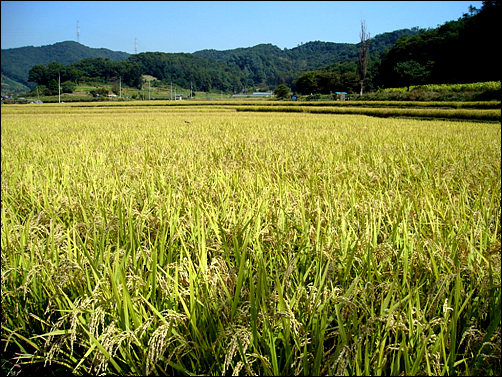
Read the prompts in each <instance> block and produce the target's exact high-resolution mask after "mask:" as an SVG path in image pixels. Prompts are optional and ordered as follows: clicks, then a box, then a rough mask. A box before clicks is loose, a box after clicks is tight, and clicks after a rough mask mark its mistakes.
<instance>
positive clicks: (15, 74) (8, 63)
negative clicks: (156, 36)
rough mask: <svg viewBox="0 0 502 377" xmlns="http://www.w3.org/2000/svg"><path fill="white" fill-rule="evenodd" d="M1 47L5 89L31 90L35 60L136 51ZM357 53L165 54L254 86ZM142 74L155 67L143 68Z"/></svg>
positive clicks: (309, 48) (330, 49)
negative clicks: (219, 69)
mask: <svg viewBox="0 0 502 377" xmlns="http://www.w3.org/2000/svg"><path fill="white" fill-rule="evenodd" d="M419 32H420V31H419V30H418V29H417V28H413V29H401V30H396V31H393V32H389V33H384V34H379V35H377V36H375V37H374V38H372V39H371V44H370V53H374V54H379V53H382V52H384V51H385V50H386V49H389V48H391V47H392V46H393V45H394V44H395V43H396V41H397V40H398V39H399V38H400V37H402V36H404V35H405V36H412V35H415V34H418V33H419ZM1 53H2V60H1V70H2V89H4V87H10V88H14V87H17V90H18V91H19V88H22V89H25V90H29V89H30V88H32V87H34V85H35V83H32V82H29V81H28V76H29V71H30V69H31V68H32V67H33V66H35V65H39V64H43V65H47V64H49V63H51V62H58V63H60V64H62V65H68V64H70V63H74V62H78V61H80V60H82V59H85V58H97V57H100V58H109V59H110V60H113V61H120V60H127V59H129V57H134V56H135V55H131V54H128V53H126V52H120V51H112V50H108V49H105V48H90V47H87V46H84V45H82V44H80V43H78V42H74V41H65V42H59V43H55V44H53V45H47V46H41V47H33V46H28V47H20V48H12V49H2V51H1ZM358 53H359V45H358V44H351V43H335V42H321V41H314V42H307V43H302V44H300V45H298V46H297V47H294V48H291V49H287V48H285V49H280V48H279V47H277V46H275V45H273V44H270V43H269V44H259V45H256V46H253V47H244V48H236V49H232V50H224V51H218V50H212V49H210V50H201V51H196V52H194V53H193V54H187V53H180V54H167V53H161V54H167V55H176V56H178V55H179V56H180V57H185V58H186V55H191V56H194V57H198V58H206V59H211V60H214V61H216V62H218V64H220V65H222V64H223V65H224V66H227V67H228V69H230V70H232V71H235V70H239V71H241V72H242V74H243V75H244V77H246V78H247V82H246V83H245V86H249V87H251V86H255V85H258V84H259V83H266V84H267V85H277V84H279V83H281V82H286V83H290V82H291V81H292V79H293V78H295V77H298V76H299V75H300V74H301V73H303V72H306V71H309V70H316V69H321V68H323V67H326V66H328V65H332V64H338V63H343V62H347V61H350V62H352V63H354V62H355V61H356V60H357V56H358ZM143 54H145V53H143ZM146 54H153V53H146ZM139 55H141V54H139ZM183 71H184V68H181V67H180V72H178V73H177V74H176V76H179V75H180V74H182V73H183ZM143 74H153V73H152V72H143ZM154 76H155V75H154ZM244 81H246V80H244ZM2 92H3V90H2Z"/></svg>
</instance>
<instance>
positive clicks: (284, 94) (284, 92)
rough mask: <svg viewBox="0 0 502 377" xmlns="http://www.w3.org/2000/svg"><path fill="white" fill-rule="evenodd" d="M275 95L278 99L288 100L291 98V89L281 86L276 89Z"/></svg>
mask: <svg viewBox="0 0 502 377" xmlns="http://www.w3.org/2000/svg"><path fill="white" fill-rule="evenodd" d="M274 94H275V96H276V97H277V98H278V99H286V98H288V97H289V88H288V87H287V86H286V85H284V84H280V85H278V86H277V88H275V90H274Z"/></svg>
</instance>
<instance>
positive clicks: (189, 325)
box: [1, 104, 501, 375]
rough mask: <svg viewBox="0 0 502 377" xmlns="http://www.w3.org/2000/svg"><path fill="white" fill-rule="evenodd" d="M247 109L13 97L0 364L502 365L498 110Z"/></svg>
mask: <svg viewBox="0 0 502 377" xmlns="http://www.w3.org/2000/svg"><path fill="white" fill-rule="evenodd" d="M236 108H237V106H235V107H232V106H231V105H228V106H226V107H218V106H202V105H197V106H187V105H185V106H155V107H153V106H141V105H136V106H127V105H123V106H101V107H98V106H85V107H83V106H81V107H78V106H75V105H73V106H72V105H70V104H53V105H49V104H43V105H24V106H23V105H8V106H2V120H1V125H2V127H1V177H2V180H1V202H2V205H1V248H2V255H1V263H2V269H1V276H2V280H1V291H2V293H1V295H2V319H1V324H2V345H1V347H2V370H3V371H4V372H5V373H6V374H11V375H14V374H17V373H18V372H21V374H23V372H24V374H28V373H29V372H33V371H34V370H36V368H39V369H38V370H39V371H40V370H50V371H52V373H57V372H58V371H71V372H72V373H74V374H76V375H83V374H92V375H102V374H106V375H159V374H184V375H229V374H232V375H239V374H240V375H263V374H266V375H417V374H420V375H453V374H458V375H479V374H482V375H499V374H500V372H501V368H500V357H501V286H500V280H501V271H500V266H501V207H500V198H501V195H500V193H501V162H500V161H501V143H500V140H501V124H500V122H497V121H495V122H491V123H480V122H470V121H452V120H417V119H396V118H376V117H368V116H364V115H358V114H322V113H307V112H297V113H293V112H279V111H275V112H258V111H248V112H245V111H236ZM499 114H500V111H499ZM499 116H500V115H499ZM499 119H500V118H499ZM44 367H45V368H47V369H43V368H44ZM40 368H42V369H40Z"/></svg>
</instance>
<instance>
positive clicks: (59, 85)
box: [58, 72, 61, 103]
mask: <svg viewBox="0 0 502 377" xmlns="http://www.w3.org/2000/svg"><path fill="white" fill-rule="evenodd" d="M58 103H61V72H59V74H58Z"/></svg>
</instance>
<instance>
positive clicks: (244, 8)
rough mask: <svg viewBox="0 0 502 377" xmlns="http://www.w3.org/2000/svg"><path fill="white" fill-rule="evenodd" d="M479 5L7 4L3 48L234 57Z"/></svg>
mask: <svg viewBox="0 0 502 377" xmlns="http://www.w3.org/2000/svg"><path fill="white" fill-rule="evenodd" d="M469 5H472V6H474V7H476V8H478V9H480V8H481V6H482V2H481V1H200V2H199V1H2V2H1V18H2V23H1V44H2V49H5V48H15V47H23V46H44V45H50V44H54V43H56V42H62V41H67V40H73V41H77V21H78V22H79V27H80V43H82V44H83V45H86V46H88V47H93V48H107V49H110V50H114V51H125V52H128V53H134V52H135V39H136V40H137V50H138V52H145V51H161V52H189V53H191V52H195V51H198V50H203V49H216V50H229V49H234V48H238V47H251V46H255V45H257V44H260V43H272V44H274V45H276V46H278V47H280V48H281V49H283V48H293V47H296V46H298V45H299V44H300V43H305V42H310V41H325V42H339V43H358V42H359V39H360V36H359V33H360V30H361V20H363V19H364V20H365V21H366V27H367V31H368V32H369V33H370V35H371V36H375V35H377V34H382V33H385V32H390V31H393V30H397V29H403V28H412V27H415V26H418V27H420V28H435V27H437V26H438V25H442V24H444V23H445V22H447V21H451V20H457V19H458V18H459V17H461V16H462V14H463V13H467V12H468V9H469Z"/></svg>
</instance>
